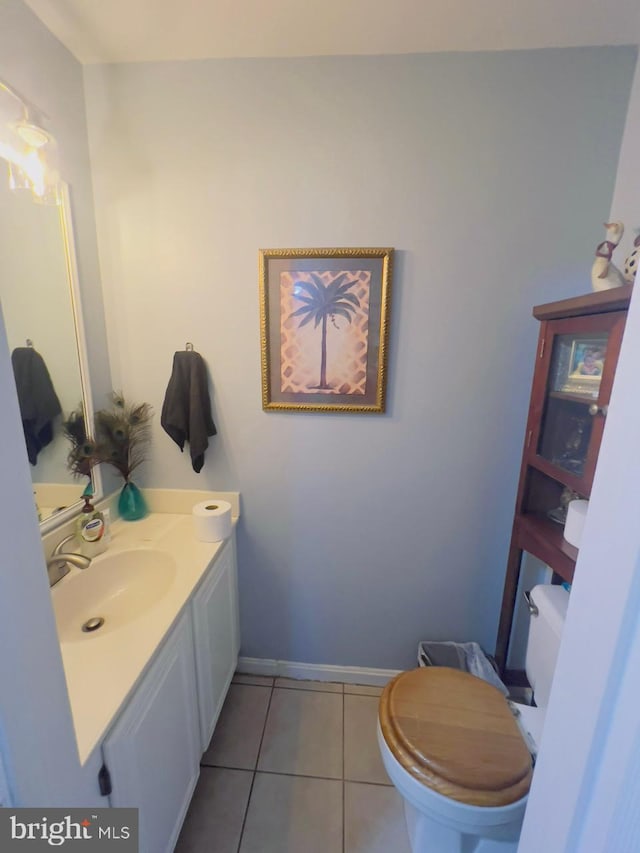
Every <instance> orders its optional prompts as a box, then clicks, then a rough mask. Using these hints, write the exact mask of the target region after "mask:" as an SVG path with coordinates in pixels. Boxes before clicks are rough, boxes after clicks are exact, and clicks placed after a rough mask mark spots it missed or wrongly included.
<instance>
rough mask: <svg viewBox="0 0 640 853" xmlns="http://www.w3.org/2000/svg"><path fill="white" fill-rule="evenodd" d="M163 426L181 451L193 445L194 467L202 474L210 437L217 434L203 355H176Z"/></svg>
mask: <svg viewBox="0 0 640 853" xmlns="http://www.w3.org/2000/svg"><path fill="white" fill-rule="evenodd" d="M160 423H161V424H162V428H163V429H164V430H165V432H166V433H167V434H168V435H169V436H171V438H172V439H173V440H174V441H175V443H176V444H177V445H178V447H179V448H180V450H181V451H182V450H184V444H185V441H188V442H189V451H190V453H191V464H192V465H193V470H194V471H195V472H196V474H198V473H199V472H200V471H201V470H202V466H203V465H204V452H205V450H206V449H207V447H208V446H209V440H208V436H210V435H215V434H216V433H217V430H216V425H215V424H214V422H213V417H212V416H211V401H210V398H209V389H208V387H207V367H206V364H205V363H204V360H203V358H202V356H201V355H200V353H197V352H193V351H190V350H184V351H180V352H176V353H175V355H174V356H173V370H172V372H171V377H170V379H169V384H168V385H167V390H166V393H165V397H164V403H163V404H162V414H161V416H160Z"/></svg>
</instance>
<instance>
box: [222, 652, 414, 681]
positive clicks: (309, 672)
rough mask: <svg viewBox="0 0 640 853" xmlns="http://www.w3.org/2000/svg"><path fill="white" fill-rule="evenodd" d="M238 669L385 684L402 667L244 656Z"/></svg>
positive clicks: (251, 671) (294, 676) (280, 674)
mask: <svg viewBox="0 0 640 853" xmlns="http://www.w3.org/2000/svg"><path fill="white" fill-rule="evenodd" d="M238 672H243V673H245V674H247V675H267V676H280V677H282V678H299V679H304V680H311V681H342V682H344V683H345V684H369V685H371V686H372V687H383V686H384V685H385V684H386V683H387V681H390V680H391V679H392V678H394V676H396V675H397V674H398V673H399V672H400V670H398V669H375V668H373V667H368V666H332V665H331V664H324V663H297V662H296V661H291V660H271V659H269V658H246V657H241V658H239V659H238Z"/></svg>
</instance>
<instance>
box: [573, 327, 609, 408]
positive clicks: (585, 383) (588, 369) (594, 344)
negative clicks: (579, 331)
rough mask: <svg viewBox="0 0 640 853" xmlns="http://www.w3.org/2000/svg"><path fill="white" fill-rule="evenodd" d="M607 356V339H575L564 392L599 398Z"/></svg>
mask: <svg viewBox="0 0 640 853" xmlns="http://www.w3.org/2000/svg"><path fill="white" fill-rule="evenodd" d="M606 354H607V338H606V337H599V338H582V337H581V338H575V340H574V341H573V342H572V345H571V352H570V355H569V373H568V376H567V379H566V382H565V384H564V386H563V388H562V390H563V391H566V392H568V393H573V394H583V395H588V396H590V397H597V396H598V391H599V389H600V380H601V379H602V372H603V370H604V362H605V358H606Z"/></svg>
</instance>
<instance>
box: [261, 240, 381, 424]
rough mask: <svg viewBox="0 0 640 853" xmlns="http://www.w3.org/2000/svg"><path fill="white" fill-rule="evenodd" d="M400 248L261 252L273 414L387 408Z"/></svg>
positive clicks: (266, 401) (268, 403)
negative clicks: (391, 315) (395, 266)
mask: <svg viewBox="0 0 640 853" xmlns="http://www.w3.org/2000/svg"><path fill="white" fill-rule="evenodd" d="M392 258H393V249H261V250H260V332H261V344H262V407H263V409H265V410H274V409H276V410H280V411H282V410H303V411H319V412H376V413H381V412H384V410H385V391H386V361H387V341H388V332H389V304H390V295H391V266H392Z"/></svg>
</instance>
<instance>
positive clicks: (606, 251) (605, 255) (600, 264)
mask: <svg viewBox="0 0 640 853" xmlns="http://www.w3.org/2000/svg"><path fill="white" fill-rule="evenodd" d="M604 227H605V228H606V229H607V233H606V239H605V240H604V242H602V243H600V245H599V246H598V248H597V249H596V259H595V261H594V262H593V266H592V267H591V287H592V289H593V290H610V289H611V288H612V287H620V286H621V285H623V284H626V281H625V277H624V276H623V275H622V273H621V272H620V270H619V269H618V267H617V266H616V265H615V264H613V263H612V262H611V256H612V255H613V250H614V249H615V248H616V246H617V245H618V243H619V242H620V240H621V239H622V235H623V234H624V225H623V224H622V222H605V223H604Z"/></svg>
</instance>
